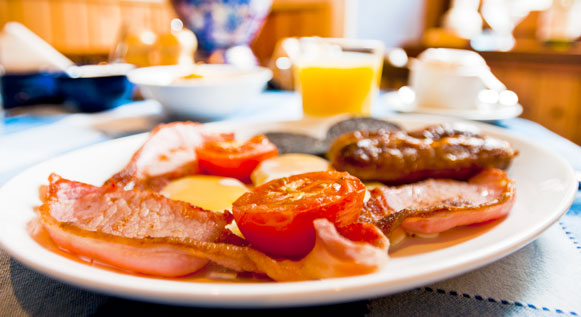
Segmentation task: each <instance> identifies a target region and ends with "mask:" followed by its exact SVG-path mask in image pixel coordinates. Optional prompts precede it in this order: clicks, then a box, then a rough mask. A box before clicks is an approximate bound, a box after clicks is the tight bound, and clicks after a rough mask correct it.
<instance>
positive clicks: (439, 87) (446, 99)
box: [410, 48, 506, 109]
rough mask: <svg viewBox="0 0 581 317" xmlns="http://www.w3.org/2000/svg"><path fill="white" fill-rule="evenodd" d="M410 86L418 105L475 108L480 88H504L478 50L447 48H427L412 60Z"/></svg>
mask: <svg viewBox="0 0 581 317" xmlns="http://www.w3.org/2000/svg"><path fill="white" fill-rule="evenodd" d="M410 86H411V88H412V89H413V91H414V93H415V103H416V106H417V107H423V108H448V109H476V108H478V107H479V104H480V103H479V101H478V95H479V94H480V92H482V91H483V90H485V89H489V90H495V91H502V90H505V89H506V87H505V86H504V84H502V82H500V81H499V80H498V79H497V78H496V77H495V76H494V75H493V74H492V72H491V71H490V68H489V67H488V66H487V65H486V62H485V61H484V59H483V58H482V57H481V56H480V55H479V54H478V53H476V52H473V51H468V50H459V49H447V48H430V49H427V50H425V51H424V52H422V53H421V54H420V55H419V56H418V58H417V59H415V60H413V61H412V63H411V67H410Z"/></svg>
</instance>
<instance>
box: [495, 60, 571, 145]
mask: <svg viewBox="0 0 581 317" xmlns="http://www.w3.org/2000/svg"><path fill="white" fill-rule="evenodd" d="M489 64H490V66H491V69H492V71H493V73H494V74H495V75H496V76H497V77H498V78H499V79H500V80H501V81H502V82H504V83H505V84H506V86H507V87H508V88H509V89H511V90H513V91H515V92H516V93H517V95H518V96H519V102H520V104H521V105H522V106H523V108H524V111H523V114H522V116H521V117H523V118H525V119H529V120H532V121H535V122H538V123H540V124H542V125H543V126H545V127H546V128H548V129H550V130H552V131H554V132H555V133H557V134H559V135H561V136H563V137H565V138H568V139H570V140H572V141H573V142H575V143H577V144H581V65H577V66H574V65H567V64H564V65H559V64H543V63H516V62H506V61H505V62H498V61H489Z"/></svg>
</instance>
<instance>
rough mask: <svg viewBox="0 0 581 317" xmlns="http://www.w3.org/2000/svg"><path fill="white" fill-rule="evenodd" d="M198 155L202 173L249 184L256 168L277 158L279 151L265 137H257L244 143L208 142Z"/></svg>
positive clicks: (199, 150) (198, 150)
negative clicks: (270, 159)
mask: <svg viewBox="0 0 581 317" xmlns="http://www.w3.org/2000/svg"><path fill="white" fill-rule="evenodd" d="M196 154H197V156H198V162H199V165H200V169H201V170H202V172H204V173H206V174H210V175H217V176H226V177H234V178H237V179H239V180H241V181H244V182H249V181H250V174H251V173H252V171H253V170H254V169H255V168H256V166H258V164H260V162H262V161H264V160H266V159H268V158H271V157H275V156H276V155H277V154H278V150H277V148H276V146H275V145H274V144H272V143H271V142H270V141H269V140H268V139H267V138H266V137H265V136H264V135H256V136H254V137H252V138H250V139H248V140H247V141H246V142H243V143H241V142H238V141H235V140H218V141H210V142H206V143H204V145H203V146H202V147H201V148H199V149H197V150H196Z"/></svg>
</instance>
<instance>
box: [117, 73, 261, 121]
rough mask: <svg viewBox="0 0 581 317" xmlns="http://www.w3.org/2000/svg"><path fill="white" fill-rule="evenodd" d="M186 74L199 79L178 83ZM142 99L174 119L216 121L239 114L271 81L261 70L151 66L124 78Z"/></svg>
mask: <svg viewBox="0 0 581 317" xmlns="http://www.w3.org/2000/svg"><path fill="white" fill-rule="evenodd" d="M189 74H197V75H201V76H202V78H196V79H188V80H180V78H182V77H183V76H186V75H189ZM127 77H128V78H129V81H131V82H132V83H134V84H135V85H137V86H138V87H140V89H141V92H142V94H143V95H144V96H145V97H146V98H151V99H155V100H157V101H159V102H160V103H161V104H162V105H163V106H164V107H165V109H166V110H167V111H168V112H169V113H170V114H174V115H178V116H181V117H188V118H196V119H219V118H223V117H226V116H228V115H231V114H233V113H236V112H237V111H239V110H241V108H242V107H243V106H245V105H248V103H249V101H250V100H252V99H253V98H254V97H256V96H257V95H258V94H260V92H261V91H262V90H263V89H264V87H265V86H266V83H267V82H268V81H269V80H270V79H271V78H272V72H271V71H270V70H269V69H268V68H264V67H250V68H240V67H236V66H232V65H191V66H181V65H175V66H154V67H145V68H139V69H135V70H132V71H130V72H129V73H128V74H127Z"/></svg>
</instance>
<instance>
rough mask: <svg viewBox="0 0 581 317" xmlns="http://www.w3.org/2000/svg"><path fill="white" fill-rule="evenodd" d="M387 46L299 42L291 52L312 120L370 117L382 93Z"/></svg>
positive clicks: (314, 40) (328, 40)
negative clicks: (348, 116) (337, 116)
mask: <svg viewBox="0 0 581 317" xmlns="http://www.w3.org/2000/svg"><path fill="white" fill-rule="evenodd" d="M383 51H384V46H383V43H382V42H380V41H375V40H359V39H339V38H318V37H309V38H300V39H298V40H297V46H296V50H294V52H289V56H290V58H291V59H292V61H293V65H294V71H295V80H296V82H297V86H298V90H299V91H300V93H301V96H302V104H303V112H304V114H305V115H309V116H330V115H336V114H341V113H351V114H358V115H370V114H371V105H372V102H373V99H374V98H375V96H376V95H377V93H378V91H379V82H380V79H381V68H382V65H383Z"/></svg>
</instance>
